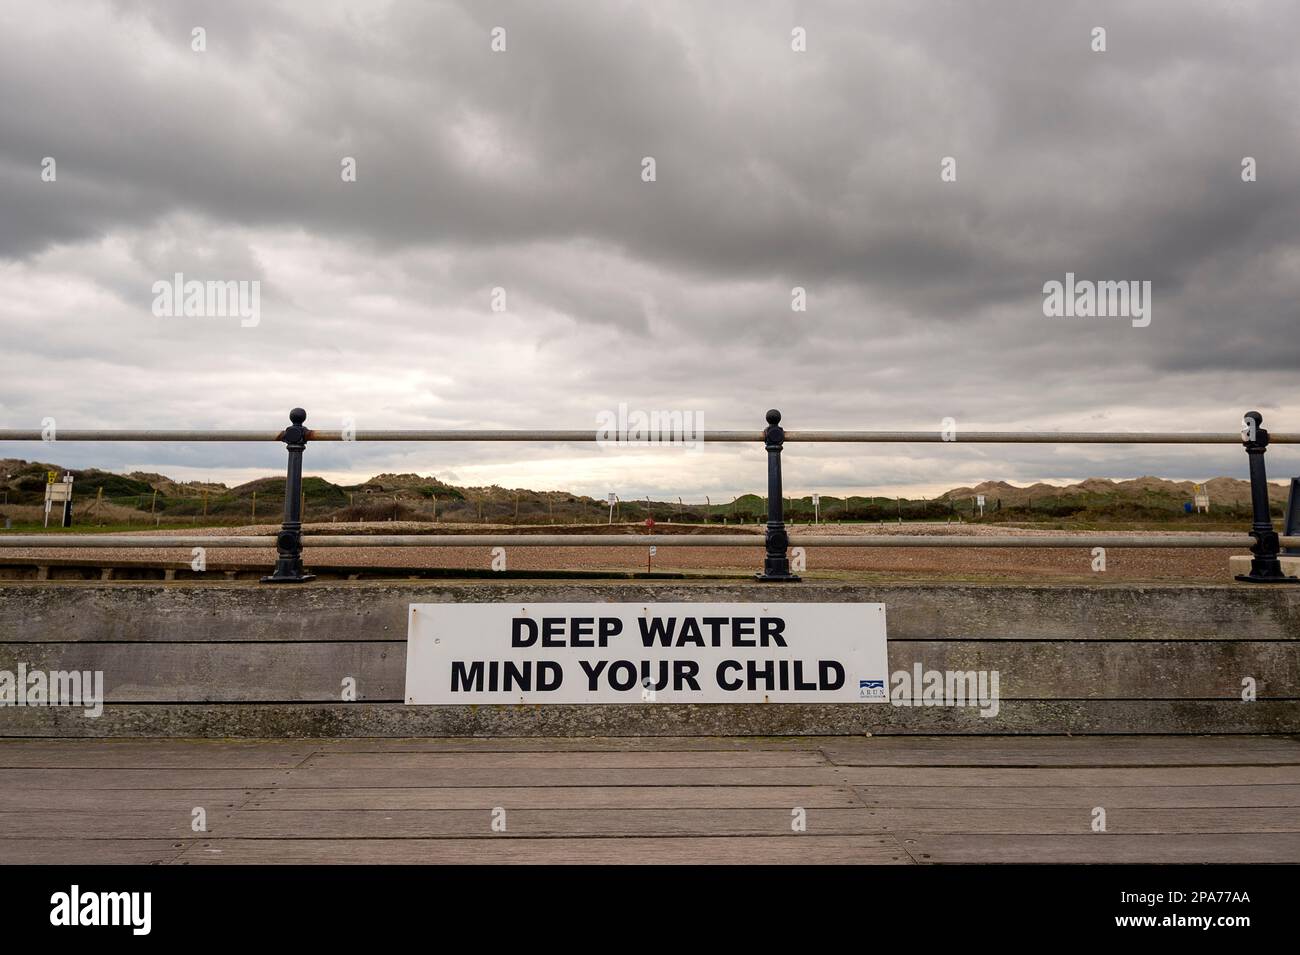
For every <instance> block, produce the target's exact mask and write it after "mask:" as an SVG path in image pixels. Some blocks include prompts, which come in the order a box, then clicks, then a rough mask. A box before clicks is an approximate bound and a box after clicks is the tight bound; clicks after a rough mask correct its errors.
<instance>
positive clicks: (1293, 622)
mask: <svg viewBox="0 0 1300 955" xmlns="http://www.w3.org/2000/svg"><path fill="white" fill-rule="evenodd" d="M774 599H776V600H785V601H865V602H883V603H884V604H885V605H886V609H887V616H888V625H889V647H890V650H889V656H890V670H891V672H892V671H895V670H910V669H911V667H912V665H913V664H914V663H915V662H917V661H920V662H921V663H923V664H924V666H925V668H926V669H938V670H946V669H953V670H957V669H960V670H998V671H999V672H1000V675H1001V676H1000V679H1001V693H1002V701H1001V706H1000V712H999V713H998V715H997V716H996V717H994V718H984V717H981V716H980V715H979V713H978V712H977V711H976V710H975V709H973V708H956V707H942V706H938V707H915V708H914V707H895V706H890V705H884V706H880V705H869V704H868V705H853V704H840V705H820V706H802V705H773V704H768V705H763V704H750V705H731V704H714V705H695V706H684V705H670V704H640V705H629V706H621V705H619V706H477V707H475V706H454V707H453V706H445V707H444V706H418V707H417V706H406V705H404V704H403V703H402V702H401V699H402V692H403V685H404V680H405V658H406V643H405V641H406V612H407V605H408V604H410V603H413V602H443V601H507V602H511V603H515V602H520V603H539V602H546V601H635V602H644V601H673V600H682V601H756V602H761V601H771V600H774ZM19 662H23V663H25V664H26V666H27V667H28V669H29V670H31V669H40V670H55V669H57V670H102V671H104V674H105V684H106V687H105V688H106V696H107V700H108V705H107V706H106V707H105V710H104V714H103V715H102V716H101V717H99V718H97V719H88V718H86V717H85V716H84V715H83V714H82V712H81V710H79V709H73V708H64V707H0V735H4V736H170V735H181V736H221V737H224V736H317V735H340V736H422V735H432V736H479V735H482V736H488V735H556V736H567V735H697V734H699V735H711V734H723V733H728V734H733V733H734V734H755V735H787V734H791V735H792V734H826V733H835V734H840V733H855V734H860V733H881V734H888V733H925V734H933V733H969V734H1012V733H1014V734H1024V733H1078V734H1082V733H1296V732H1300V588H1294V589H1293V588H1289V587H1263V586H1250V585H1224V586H1191V585H1188V586H1133V585H1123V584H1114V585H1103V586H1082V585H1034V586H1026V585H1014V586H1013V585H1006V586H1002V585H953V584H947V583H936V584H878V585H876V584H835V583H824V582H810V583H804V584H800V585H795V586H782V587H776V586H763V585H758V584H750V583H736V584H727V583H719V582H716V581H712V582H705V581H702V582H689V583H687V582H683V583H680V584H678V583H653V584H627V583H597V582H593V583H586V582H582V583H575V582H572V581H562V582H520V581H499V582H495V581H494V582H491V583H483V582H463V583H459V582H458V583H440V582H437V583H435V582H428V581H411V582H365V581H358V582H351V583H348V582H337V583H327V582H319V581H318V582H316V583H314V584H308V585H305V586H302V587H267V586H260V585H250V584H245V583H242V582H229V583H220V582H214V583H188V582H185V583H168V584H161V583H151V582H122V583H92V582H86V583H74V582H66V583H65V582H49V583H18V582H13V583H6V584H0V670H9V671H11V672H12V671H15V670H16V669H17V666H18V664H19ZM346 676H351V677H355V678H356V680H357V691H358V697H359V699H358V701H357V702H355V703H341V702H338V700H339V695H340V687H341V681H342V679H343V678H344V677H346ZM1246 677H1250V678H1253V679H1254V680H1255V682H1256V686H1257V693H1258V699H1257V701H1255V702H1251V703H1247V702H1243V701H1242V700H1241V692H1242V680H1243V679H1244V678H1246Z"/></svg>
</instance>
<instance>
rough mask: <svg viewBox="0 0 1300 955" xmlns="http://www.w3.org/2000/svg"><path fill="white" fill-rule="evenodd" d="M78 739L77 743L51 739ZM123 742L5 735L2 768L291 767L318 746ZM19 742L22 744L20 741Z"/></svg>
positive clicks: (1, 746) (0, 758) (0, 757)
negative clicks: (33, 740) (19, 738)
mask: <svg viewBox="0 0 1300 955" xmlns="http://www.w3.org/2000/svg"><path fill="white" fill-rule="evenodd" d="M63 742H76V743H77V745H76V746H75V747H69V746H61V745H51V744H58V743H63ZM159 742H160V743H164V744H165V745H154V746H143V747H140V746H134V747H133V746H120V745H115V741H111V740H105V741H102V742H101V741H96V742H91V743H89V744H87V742H86V741H83V740H76V741H64V740H42V741H41V742H40V744H38V745H31V743H30V742H28V741H16V740H0V769H131V768H135V769H186V768H199V769H246V768H247V769H290V768H292V767H294V766H298V765H300V764H302V763H303V762H304V761H306V760H307V759H308V758H309V757H310V756H311V755H312V753H313V752H314V749H313V747H311V746H310V745H308V744H305V743H298V744H296V745H289V746H286V745H284V744H271V745H257V744H252V745H250V744H229V743H215V742H213V741H209V740H187V741H185V742H183V743H181V744H180V745H177V744H176V743H174V742H172V741H159ZM15 744H16V745H15Z"/></svg>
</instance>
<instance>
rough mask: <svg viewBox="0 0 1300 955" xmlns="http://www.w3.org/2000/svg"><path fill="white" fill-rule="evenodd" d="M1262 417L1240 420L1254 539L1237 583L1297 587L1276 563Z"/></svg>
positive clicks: (1297, 581) (1255, 415)
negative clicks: (1246, 570) (1247, 566)
mask: <svg viewBox="0 0 1300 955" xmlns="http://www.w3.org/2000/svg"><path fill="white" fill-rule="evenodd" d="M1263 423H1264V416H1263V415H1261V414H1260V413H1259V412H1258V411H1248V412H1246V414H1245V416H1244V417H1243V418H1242V425H1243V427H1242V429H1241V443H1242V445H1244V446H1245V448H1246V454H1248V455H1249V456H1250V505H1251V510H1252V511H1253V514H1254V520H1253V521H1252V523H1251V525H1250V536H1251V537H1253V538H1255V543H1254V544H1253V545H1251V548H1250V552H1251V553H1252V554H1254V555H1255V556H1254V557H1253V558H1252V559H1251V561H1250V573H1249V574H1238V575H1237V579H1238V580H1240V581H1245V582H1247V583H1253V584H1300V578H1297V577H1288V576H1287V575H1286V574H1284V573H1283V572H1282V563H1281V561H1279V560H1278V559H1277V552H1278V545H1279V541H1278V535H1277V532H1276V531H1275V530H1273V518H1272V516H1271V515H1270V514H1269V503H1268V477H1267V476H1266V474H1265V472H1264V452H1265V451H1266V450H1267V449H1268V432H1267V431H1265V430H1264V429H1263V428H1262V427H1261V425H1262V424H1263Z"/></svg>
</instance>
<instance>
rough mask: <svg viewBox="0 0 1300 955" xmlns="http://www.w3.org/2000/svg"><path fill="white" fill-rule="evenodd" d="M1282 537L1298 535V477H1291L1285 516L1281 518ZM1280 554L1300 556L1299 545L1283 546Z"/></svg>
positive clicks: (1299, 507) (1299, 525) (1299, 529)
mask: <svg viewBox="0 0 1300 955" xmlns="http://www.w3.org/2000/svg"><path fill="white" fill-rule="evenodd" d="M1282 536H1283V537H1300V478H1292V479H1291V490H1290V491H1289V492H1288V493H1287V496H1286V517H1285V518H1283V520H1282ZM1282 556H1284V557H1300V547H1283V548H1282Z"/></svg>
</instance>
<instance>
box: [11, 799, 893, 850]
mask: <svg viewBox="0 0 1300 955" xmlns="http://www.w3.org/2000/svg"><path fill="white" fill-rule="evenodd" d="M191 808H192V807H190V806H180V805H178V806H176V807H175V808H174V809H173V811H171V812H159V811H155V810H150V811H145V812H139V811H127V812H117V813H103V812H42V811H31V812H5V813H0V844H3V843H5V842H9V841H13V840H19V839H52V838H101V839H109V838H111V839H119V838H120V839H149V838H178V839H180V838H193V837H195V834H194V831H193V829H192V828H191V825H192V819H193V817H192V815H191ZM496 809H500V810H502V812H500V813H496V814H495V816H494V810H496ZM799 809H802V810H803V812H802V819H803V820H804V822H805V824H806V826H807V830H806V832H807V833H808V834H815V835H853V834H857V833H865V832H880V831H882V830H883V829H884V826H882V825H881V824H880V823H879V821H877V820H875V819H873V818H871V816H870V810H866V809H860V808H840V809H817V808H808V807H794V806H786V807H781V808H760V809H736V808H726V809H688V808H674V809H526V808H515V807H513V806H512V805H511V804H510V803H509V802H508V801H507V802H506V803H505V805H504V806H498V807H493V806H484V807H482V808H477V809H439V810H402V811H393V810H372V809H361V810H350V809H337V810H330V811H320V810H314V809H312V810H258V811H254V812H247V811H239V810H231V811H224V810H223V811H220V812H216V811H213V812H210V813H208V815H207V817H206V820H205V821H206V825H207V830H206V831H205V832H203V833H202V834H201V836H202V838H204V839H206V840H218V839H231V838H244V839H304V838H321V839H462V838H511V839H516V838H541V837H555V836H573V837H578V836H581V837H591V836H627V837H632V836H658V837H673V838H676V837H682V836H762V835H769V836H783V835H790V834H794V833H795V832H796V830H794V829H793V828H792V824H793V823H794V821H795V818H796V817H795V816H794V815H793V813H795V812H797V811H798V810H799ZM494 818H497V819H501V820H503V821H504V825H505V830H504V831H501V832H497V831H495V830H493V828H492V826H493V821H494ZM799 834H801V835H802V834H804V833H799Z"/></svg>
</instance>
